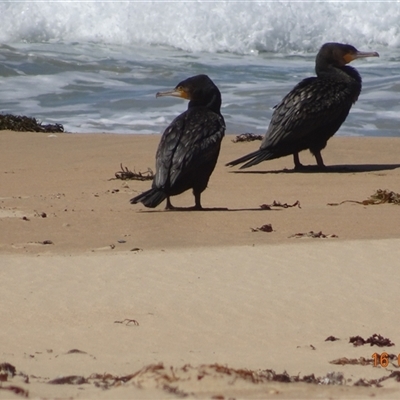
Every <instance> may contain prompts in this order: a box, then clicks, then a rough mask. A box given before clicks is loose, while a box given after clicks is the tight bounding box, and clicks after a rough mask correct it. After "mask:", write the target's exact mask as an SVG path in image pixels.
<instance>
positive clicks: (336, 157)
mask: <svg viewBox="0 0 400 400" xmlns="http://www.w3.org/2000/svg"><path fill="white" fill-rule="evenodd" d="M159 138H160V137H159V136H157V135H154V136H139V135H108V134H96V135H93V134H86V135H78V134H57V135H48V134H43V133H17V132H8V131H3V132H0V189H1V191H0V264H1V268H0V277H1V288H2V289H1V290H2V292H1V294H2V296H1V298H2V301H1V303H0V318H1V330H0V353H1V357H0V364H1V363H9V364H11V365H12V366H15V368H16V375H15V376H13V377H12V376H11V375H12V374H7V373H6V372H5V370H7V367H6V366H4V365H3V367H2V366H1V365H0V381H3V382H0V398H19V397H21V396H23V395H24V394H28V396H29V397H30V398H68V399H70V398H73V399H78V398H81V399H83V398H108V399H117V398H144V399H168V398H180V397H184V396H186V398H214V399H230V398H231V399H245V398H277V399H285V398H304V399H312V398H326V399H328V398H329V399H333V398H338V399H348V398H370V397H371V396H375V397H376V398H393V399H395V398H400V377H399V376H400V368H399V367H398V355H399V353H400V322H399V318H398V311H397V307H398V304H399V302H400V291H399V281H400V279H399V278H400V224H399V221H400V205H395V204H380V205H363V204H359V203H355V202H345V203H343V204H341V205H337V206H332V205H328V203H340V202H342V201H344V200H356V201H363V200H365V199H368V198H369V197H370V196H371V195H372V194H373V193H375V192H376V191H377V190H378V189H387V190H389V191H394V192H396V193H399V192H400V139H398V138H338V137H335V138H333V139H332V140H331V141H330V142H329V144H328V147H327V148H326V149H325V150H324V152H323V157H324V161H325V163H326V164H327V165H329V166H333V168H331V170H330V171H329V172H324V173H317V172H293V171H292V170H291V168H292V167H293V161H292V158H291V157H285V158H282V159H279V160H273V161H269V162H264V163H262V164H260V165H258V166H256V167H253V168H251V169H249V170H246V171H244V172H240V173H238V169H237V168H226V167H224V164H225V163H226V162H228V161H230V160H232V159H234V158H236V157H238V156H240V155H243V154H245V153H247V152H249V151H252V150H254V149H256V148H258V146H259V142H251V143H236V144H234V143H232V139H233V138H234V136H227V137H226V138H225V139H224V141H223V147H222V151H221V155H220V158H219V162H218V165H217V168H216V170H215V172H214V174H213V176H212V177H211V180H210V183H209V187H208V189H207V190H206V191H205V192H204V194H203V196H202V203H203V206H204V207H207V208H210V209H211V210H209V211H201V212H188V211H178V212H171V211H169V212H167V211H163V205H162V206H160V207H159V208H157V209H155V210H148V209H145V208H144V207H143V206H142V205H135V206H133V205H130V204H129V199H130V198H131V197H133V196H134V195H136V194H137V193H140V192H141V191H143V190H145V189H147V188H148V187H149V186H150V182H149V181H145V182H139V181H122V180H119V179H112V178H113V177H114V173H115V172H117V171H119V170H120V164H121V163H122V164H123V165H124V166H127V167H128V168H130V169H135V170H136V171H145V170H146V169H147V168H148V167H150V168H153V167H154V154H155V149H156V147H157V144H158V141H159ZM300 157H301V160H302V161H303V163H305V164H314V160H313V158H312V157H311V155H309V154H308V153H307V152H303V153H301V155H300ZM274 201H277V202H281V203H287V204H289V205H292V204H294V203H295V202H296V201H299V203H300V207H298V206H294V207H288V208H283V207H273V208H272V210H262V209H261V208H260V205H262V204H272V203H273V202H274ZM173 204H174V205H178V206H191V205H193V196H192V194H191V193H190V192H187V193H185V194H183V195H180V196H178V197H176V198H173ZM220 208H227V210H221V209H220ZM213 209H214V210H213ZM266 224H271V226H272V229H273V231H272V232H262V231H253V230H255V229H256V228H259V227H261V226H263V225H266ZM252 228H253V229H252ZM310 231H314V232H315V233H318V232H322V233H323V234H324V235H327V236H328V237H326V238H322V237H319V238H310V237H303V238H296V237H290V236H292V235H295V234H301V233H308V232H310ZM334 236H337V237H334ZM46 241H49V242H48V243H50V242H51V244H43V242H45V243H46ZM124 320H125V321H124ZM129 320H132V321H131V322H129ZM135 321H136V322H137V323H138V325H137V324H136V323H135ZM119 322H123V323H119ZM375 333H376V334H381V335H382V336H383V337H384V338H388V339H390V340H391V341H392V342H393V343H395V345H394V346H389V345H385V346H383V347H378V346H370V345H369V344H365V345H362V346H358V347H355V346H353V345H352V344H351V343H349V338H350V337H352V336H357V335H360V336H362V337H363V338H365V339H367V338H368V337H370V336H372V335H373V334H375ZM329 336H334V337H337V338H339V339H340V340H337V341H325V339H326V338H327V337H329ZM382 352H387V353H388V354H393V355H394V357H392V358H391V359H390V363H389V365H388V366H387V367H386V368H383V367H382V366H377V367H374V366H373V365H372V361H373V358H372V354H373V353H379V354H381V353H382ZM361 357H364V362H363V359H361ZM341 358H347V359H355V360H357V362H360V361H361V364H366V365H361V364H360V363H359V364H355V365H351V364H346V365H341V364H332V363H331V361H333V360H337V359H341ZM342 361H346V360H342ZM267 370H273V371H275V373H276V374H279V375H277V376H275V377H274V374H273V372H268V371H267ZM285 371H286V372H287V375H282V374H283V373H284V372H285ZM331 373H333V374H331ZM312 374H313V375H314V378H315V379H314V381H316V380H319V382H322V384H316V383H304V382H296V383H286V382H280V381H279V380H284V379H287V377H288V376H291V377H292V380H294V379H295V377H299V378H300V379H303V377H304V376H310V375H312ZM391 374H392V375H391ZM390 375H391V377H390V378H388V379H386V380H382V381H381V382H380V385H381V386H382V387H376V386H377V383H378V382H377V381H376V380H378V379H380V378H383V377H388V376H390ZM71 376H75V378H71ZM57 378H60V379H59V381H58V382H64V384H50V383H48V382H49V381H52V380H54V379H57ZM271 379H275V380H271ZM306 380H309V381H310V380H311V381H312V380H313V379H312V378H311V377H309V378H307V379H306ZM357 382H358V383H359V384H365V385H368V384H371V383H372V386H354V384H355V383H357ZM324 383H325V384H324ZM327 383H331V384H329V385H328V384H327ZM333 383H342V384H341V385H339V384H333ZM12 387H14V389H13V390H12ZM18 391H20V392H19V394H18V393H17V392H18Z"/></svg>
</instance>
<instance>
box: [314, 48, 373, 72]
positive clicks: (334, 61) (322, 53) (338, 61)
mask: <svg viewBox="0 0 400 400" xmlns="http://www.w3.org/2000/svg"><path fill="white" fill-rule="evenodd" d="M365 57H379V54H378V53H377V52H376V51H371V52H364V51H358V50H357V49H356V48H355V47H354V46H351V45H350V44H343V43H325V44H324V45H323V46H322V47H321V49H320V50H319V52H318V54H317V58H316V65H317V67H318V66H326V65H332V66H334V67H343V66H345V65H346V64H348V63H350V62H352V61H353V60H356V59H357V58H365Z"/></svg>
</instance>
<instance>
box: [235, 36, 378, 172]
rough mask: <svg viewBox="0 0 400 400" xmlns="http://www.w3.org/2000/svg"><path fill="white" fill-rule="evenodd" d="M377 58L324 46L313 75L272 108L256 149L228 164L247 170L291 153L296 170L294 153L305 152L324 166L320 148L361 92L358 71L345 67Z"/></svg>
mask: <svg viewBox="0 0 400 400" xmlns="http://www.w3.org/2000/svg"><path fill="white" fill-rule="evenodd" d="M376 56H378V53H375V52H374V53H372V52H371V53H365V52H360V51H358V50H357V49H356V48H354V47H353V46H351V45H347V44H341V43H326V44H324V45H323V46H322V47H321V49H320V50H319V52H318V54H317V57H316V62H315V71H316V74H317V76H316V77H311V78H307V79H304V80H303V81H301V82H300V83H299V84H297V85H296V86H295V87H294V88H293V90H292V91H290V92H289V93H288V94H287V95H286V96H285V97H284V98H283V99H282V101H281V102H280V103H279V104H278V105H277V106H276V107H275V110H274V112H273V114H272V118H271V122H270V124H269V127H268V130H267V132H266V134H265V137H264V139H263V141H262V143H261V146H260V148H259V150H257V151H255V152H253V153H250V154H247V155H246V156H243V157H241V158H239V159H237V160H234V161H231V162H230V163H228V164H227V165H230V166H233V165H237V164H242V163H245V164H244V165H242V166H241V168H248V167H250V166H252V165H256V164H258V163H260V162H261V161H265V160H271V159H274V158H279V157H283V156H287V155H290V154H293V157H294V163H295V168H301V167H302V165H301V164H300V161H299V155H298V153H299V152H300V151H302V150H306V149H309V150H310V151H311V153H312V154H314V156H315V158H316V160H317V164H318V166H319V167H321V168H323V167H324V163H323V160H322V156H321V150H322V149H323V148H324V147H325V146H326V144H327V141H328V140H329V138H330V137H332V136H333V135H334V134H335V133H336V132H337V130H338V129H339V128H340V126H341V125H342V123H343V122H344V121H345V119H346V117H347V115H348V114H349V111H350V108H351V106H352V105H353V104H354V103H355V102H356V101H357V99H358V96H359V94H360V92H361V77H360V75H359V73H358V72H357V71H356V70H355V69H354V68H352V67H350V66H347V65H346V64H347V63H349V62H350V61H352V60H354V59H356V58H362V57H376Z"/></svg>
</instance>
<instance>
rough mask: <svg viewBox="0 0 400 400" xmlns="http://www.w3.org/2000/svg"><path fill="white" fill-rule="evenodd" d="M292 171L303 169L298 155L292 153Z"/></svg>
mask: <svg viewBox="0 0 400 400" xmlns="http://www.w3.org/2000/svg"><path fill="white" fill-rule="evenodd" d="M293 161H294V169H301V168H303V164H302V163H301V162H300V158H299V153H293Z"/></svg>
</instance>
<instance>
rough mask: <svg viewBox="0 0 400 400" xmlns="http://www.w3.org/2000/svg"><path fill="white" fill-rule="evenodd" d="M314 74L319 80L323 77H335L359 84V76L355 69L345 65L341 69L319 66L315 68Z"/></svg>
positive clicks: (331, 66)
mask: <svg viewBox="0 0 400 400" xmlns="http://www.w3.org/2000/svg"><path fill="white" fill-rule="evenodd" d="M315 72H316V73H317V76H318V77H319V78H322V77H325V76H329V77H337V79H341V80H354V81H356V82H357V83H360V84H361V76H360V74H359V73H358V71H357V70H356V69H355V68H353V67H350V66H349V65H345V66H343V67H335V66H333V65H325V66H319V67H316V69H315Z"/></svg>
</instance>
